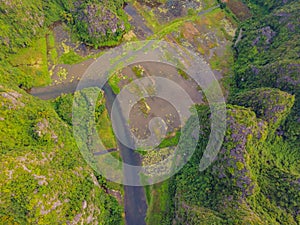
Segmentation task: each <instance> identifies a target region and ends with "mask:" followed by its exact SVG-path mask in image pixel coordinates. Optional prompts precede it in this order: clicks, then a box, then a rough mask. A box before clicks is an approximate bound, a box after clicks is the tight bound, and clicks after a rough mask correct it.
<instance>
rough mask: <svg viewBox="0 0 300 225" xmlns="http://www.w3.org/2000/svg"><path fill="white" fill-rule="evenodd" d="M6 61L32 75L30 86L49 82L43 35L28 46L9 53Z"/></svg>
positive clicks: (44, 84)
mask: <svg viewBox="0 0 300 225" xmlns="http://www.w3.org/2000/svg"><path fill="white" fill-rule="evenodd" d="M8 61H9V62H10V63H11V64H12V66H14V67H18V69H20V70H21V71H22V72H23V73H24V74H30V75H31V76H32V84H31V85H32V86H36V87H37V86H46V85H48V84H50V83H51V78H50V75H49V72H48V61H47V43H46V38H45V37H44V38H40V39H38V40H36V41H33V43H32V45H31V46H30V47H28V48H22V49H20V50H19V51H18V53H16V54H12V55H10V56H9V57H8Z"/></svg>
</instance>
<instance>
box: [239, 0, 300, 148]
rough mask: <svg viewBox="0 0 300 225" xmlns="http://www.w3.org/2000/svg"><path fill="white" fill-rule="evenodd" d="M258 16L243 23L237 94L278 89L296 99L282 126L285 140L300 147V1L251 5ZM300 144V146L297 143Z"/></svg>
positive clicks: (252, 3) (257, 2)
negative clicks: (262, 89)
mask: <svg viewBox="0 0 300 225" xmlns="http://www.w3.org/2000/svg"><path fill="white" fill-rule="evenodd" d="M247 2H248V3H249V6H250V7H252V8H253V9H254V10H255V9H256V8H258V7H257V5H258V6H259V7H260V9H261V8H262V7H263V10H262V11H261V10H257V12H256V13H257V14H258V16H256V17H253V19H252V20H248V21H245V22H243V23H241V25H240V26H241V28H242V29H243V32H242V33H243V38H242V39H241V41H240V42H238V43H237V45H236V47H235V50H236V60H235V66H234V72H235V82H236V87H237V89H236V91H239V90H251V89H253V88H259V87H271V88H278V89H280V90H282V91H286V92H288V93H290V94H293V95H295V97H296V100H295V105H294V108H293V110H292V112H291V114H290V115H289V116H288V119H287V120H286V123H285V124H284V125H283V126H282V130H283V132H284V136H285V138H287V139H288V140H290V141H292V142H294V143H295V145H298V146H299V137H300V132H299V130H300V123H299V122H297V121H298V119H299V118H300V111H299V106H300V92H299V91H300V83H299V55H298V52H299V50H300V49H299V34H300V33H299V32H300V29H299V26H298V25H297V24H298V18H299V12H300V10H299V8H300V4H299V2H297V1H285V2H283V1H251V0H249V1H247ZM296 142H298V143H296Z"/></svg>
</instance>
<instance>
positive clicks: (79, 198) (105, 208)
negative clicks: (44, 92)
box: [0, 85, 122, 224]
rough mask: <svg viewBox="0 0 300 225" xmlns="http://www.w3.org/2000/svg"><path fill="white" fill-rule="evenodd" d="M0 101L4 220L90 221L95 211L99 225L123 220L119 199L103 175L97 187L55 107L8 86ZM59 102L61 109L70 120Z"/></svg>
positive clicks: (1, 213) (3, 88)
mask: <svg viewBox="0 0 300 225" xmlns="http://www.w3.org/2000/svg"><path fill="white" fill-rule="evenodd" d="M0 99H1V102H2V106H1V110H0V117H1V121H0V128H1V129H0V133H1V134H0V137H1V138H0V146H1V147H0V149H1V163H0V165H1V176H0V191H1V197H0V200H1V202H2V204H1V206H0V221H1V223H2V224H31V223H39V224H56V223H57V222H58V221H61V223H67V222H68V221H74V220H76V218H80V220H82V221H85V222H87V220H88V217H89V216H90V215H92V217H93V218H94V220H95V221H98V222H99V223H100V222H101V223H103V224H120V223H122V217H121V213H122V209H121V207H120V206H119V205H118V202H117V200H116V199H115V198H113V197H112V196H110V195H108V194H107V193H106V192H105V189H104V188H103V187H102V186H101V185H102V184H101V180H100V179H99V182H100V183H99V186H98V185H95V182H96V183H98V182H97V179H96V177H95V176H94V174H93V171H92V170H91V169H90V167H89V166H88V165H87V164H86V163H85V161H84V160H83V159H82V156H81V154H80V152H79V150H78V148H77V146H76V144H75V140H74V139H73V137H72V134H71V129H70V128H69V127H68V126H66V125H65V123H64V122H63V121H62V120H61V119H60V118H59V117H58V115H57V114H56V112H55V111H54V109H53V108H52V106H51V105H50V104H49V103H47V102H45V101H41V100H37V99H36V98H34V97H32V96H30V95H28V94H27V93H26V92H24V91H21V90H14V89H10V88H7V87H6V86H3V85H1V94H0ZM65 102H66V100H65ZM60 103H61V104H60V110H59V113H60V114H61V115H64V116H63V118H64V119H65V120H66V121H68V113H65V112H64V110H63V107H61V105H62V99H61V101H60ZM66 108H67V107H66ZM66 111H68V110H66ZM91 208H93V209H94V211H93V213H92V214H91V211H90V209H91ZM79 215H80V216H79Z"/></svg>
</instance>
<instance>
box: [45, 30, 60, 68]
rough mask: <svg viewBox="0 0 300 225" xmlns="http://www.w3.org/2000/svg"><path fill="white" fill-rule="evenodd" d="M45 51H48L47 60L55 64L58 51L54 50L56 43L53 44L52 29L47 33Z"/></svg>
mask: <svg viewBox="0 0 300 225" xmlns="http://www.w3.org/2000/svg"><path fill="white" fill-rule="evenodd" d="M47 48H48V49H47V51H48V60H49V61H50V62H51V63H52V64H57V63H58V53H57V50H56V45H55V37H54V33H53V31H51V32H50V33H49V34H48V35H47Z"/></svg>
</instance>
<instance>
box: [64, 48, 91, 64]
mask: <svg viewBox="0 0 300 225" xmlns="http://www.w3.org/2000/svg"><path fill="white" fill-rule="evenodd" d="M84 60H86V59H85V57H82V56H80V55H78V54H77V53H76V52H75V51H74V50H72V49H71V50H68V51H67V52H65V53H64V54H63V55H62V56H61V57H60V59H59V63H63V64H68V65H73V64H77V63H80V62H82V61H84Z"/></svg>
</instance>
